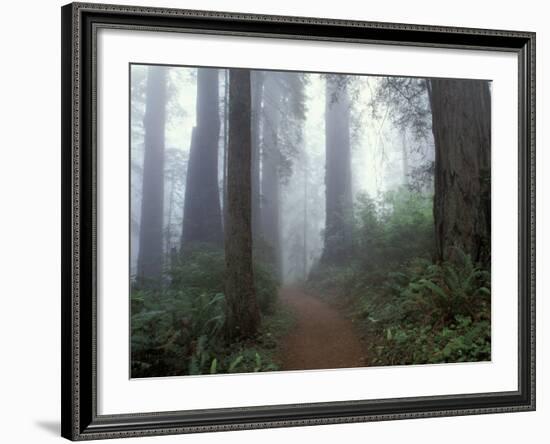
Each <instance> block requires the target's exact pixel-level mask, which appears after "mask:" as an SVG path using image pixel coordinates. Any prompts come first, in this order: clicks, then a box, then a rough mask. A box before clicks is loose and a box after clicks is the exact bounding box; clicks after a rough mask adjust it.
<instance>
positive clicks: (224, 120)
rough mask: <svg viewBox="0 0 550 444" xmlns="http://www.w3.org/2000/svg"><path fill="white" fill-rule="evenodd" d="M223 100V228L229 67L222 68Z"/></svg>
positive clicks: (225, 211)
mask: <svg viewBox="0 0 550 444" xmlns="http://www.w3.org/2000/svg"><path fill="white" fill-rule="evenodd" d="M223 94H224V98H223V99H224V100H223V196H222V197H223V228H224V230H225V221H226V220H227V145H228V143H229V131H228V126H229V69H225V70H224V93H223Z"/></svg>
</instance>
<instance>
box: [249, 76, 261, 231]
mask: <svg viewBox="0 0 550 444" xmlns="http://www.w3.org/2000/svg"><path fill="white" fill-rule="evenodd" d="M250 81H251V85H252V93H251V94H252V97H251V100H252V172H251V173H252V184H251V186H252V238H253V239H255V240H256V239H258V237H259V235H260V231H261V230H260V226H261V219H260V217H261V213H260V156H261V147H260V142H261V134H260V123H261V115H262V99H263V97H262V96H263V73H262V72H261V71H252V72H251V74H250Z"/></svg>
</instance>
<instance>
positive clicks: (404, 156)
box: [401, 128, 409, 185]
mask: <svg viewBox="0 0 550 444" xmlns="http://www.w3.org/2000/svg"><path fill="white" fill-rule="evenodd" d="M401 162H402V163H401V165H402V167H403V184H404V185H408V184H409V151H408V146H407V131H406V130H405V128H403V129H402V130H401Z"/></svg>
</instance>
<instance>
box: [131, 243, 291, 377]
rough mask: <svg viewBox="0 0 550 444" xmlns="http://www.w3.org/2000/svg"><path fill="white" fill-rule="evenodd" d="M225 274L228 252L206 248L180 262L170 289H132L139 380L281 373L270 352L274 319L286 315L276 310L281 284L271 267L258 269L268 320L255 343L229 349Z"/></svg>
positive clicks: (173, 271)
mask: <svg viewBox="0 0 550 444" xmlns="http://www.w3.org/2000/svg"><path fill="white" fill-rule="evenodd" d="M224 273H225V257H224V254H223V251H221V250H214V249H209V248H205V247H200V248H194V249H190V250H187V251H185V253H184V254H182V256H181V257H180V258H178V259H177V260H176V261H174V263H173V264H172V267H171V269H170V270H169V273H168V280H169V284H168V285H164V286H161V285H155V286H149V287H144V286H142V287H141V288H139V287H137V286H134V287H133V288H132V292H131V354H132V362H131V369H132V376H133V377H149V376H173V375H185V374H190V375H194V374H205V373H224V372H237V371H267V370H273V369H275V368H276V364H275V363H274V362H273V356H272V355H273V353H271V351H270V350H271V349H270V347H271V345H272V340H271V339H270V336H271V335H276V332H271V331H270V330H269V329H270V328H274V324H273V322H274V321H272V318H274V319H277V318H278V317H281V316H283V314H284V313H282V312H281V310H279V311H277V310H276V308H277V307H276V302H277V291H278V283H277V280H276V279H275V278H274V277H273V274H272V273H271V271H270V269H269V267H267V266H265V265H263V264H261V263H256V264H255V284H256V292H257V298H258V303H259V306H260V310H261V312H262V314H263V315H264V316H263V323H262V327H261V331H260V333H259V334H258V337H257V338H255V339H254V340H251V341H248V342H243V343H237V344H226V343H225V341H224V338H223V334H222V332H223V325H224V322H225V317H224V312H225V296H224V294H223V291H224ZM285 316H286V315H285ZM283 317H284V316H283ZM275 325H276V323H275ZM279 327H280V326H278V328H279ZM266 329H267V330H266ZM281 331H282V330H281ZM270 341H271V342H270ZM271 348H272V347H271Z"/></svg>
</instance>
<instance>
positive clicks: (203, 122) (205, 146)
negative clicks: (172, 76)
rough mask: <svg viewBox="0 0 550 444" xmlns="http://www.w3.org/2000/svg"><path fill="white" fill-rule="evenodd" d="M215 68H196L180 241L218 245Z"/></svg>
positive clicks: (217, 86)
mask: <svg viewBox="0 0 550 444" xmlns="http://www.w3.org/2000/svg"><path fill="white" fill-rule="evenodd" d="M218 95H219V85H218V70H217V69H212V68H199V69H198V70H197V125H196V126H195V127H194V128H193V132H192V137H191V149H190V151H189V162H188V166H187V182H186V186H185V204H184V210H183V229H182V237H181V244H182V247H183V248H185V246H186V245H189V244H192V243H208V244H212V245H219V246H222V244H223V228H222V216H221V208H220V192H219V185H218V140H219V133H220V117H219V110H218V107H219V97H218Z"/></svg>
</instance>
